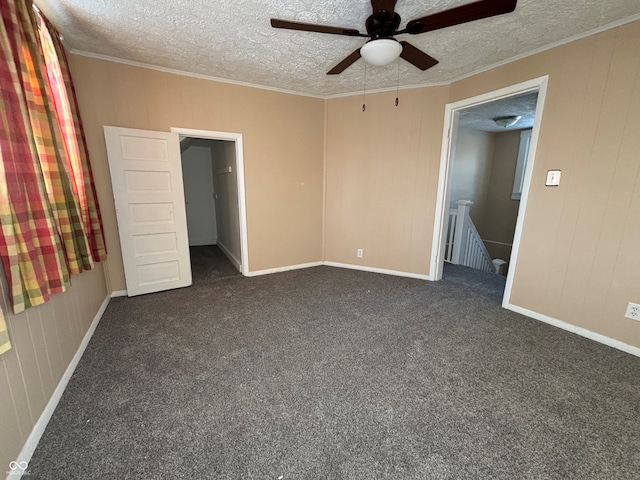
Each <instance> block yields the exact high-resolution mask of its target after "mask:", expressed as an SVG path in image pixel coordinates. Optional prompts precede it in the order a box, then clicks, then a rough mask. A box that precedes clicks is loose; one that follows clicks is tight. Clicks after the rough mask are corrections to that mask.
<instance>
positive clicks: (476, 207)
mask: <svg viewBox="0 0 640 480" xmlns="http://www.w3.org/2000/svg"><path fill="white" fill-rule="evenodd" d="M494 143H495V136H494V134H493V133H490V132H483V131H481V130H471V129H469V128H462V127H460V128H458V132H457V136H456V143H455V148H454V152H453V161H452V162H451V171H450V172H449V203H450V206H451V208H456V202H457V201H458V200H471V201H473V205H471V208H470V209H469V215H470V216H471V219H472V220H473V223H474V224H475V225H476V228H477V229H478V231H480V232H482V226H483V222H484V215H485V210H486V208H487V205H486V203H487V195H488V190H489V178H490V176H491V165H492V161H493V151H494Z"/></svg>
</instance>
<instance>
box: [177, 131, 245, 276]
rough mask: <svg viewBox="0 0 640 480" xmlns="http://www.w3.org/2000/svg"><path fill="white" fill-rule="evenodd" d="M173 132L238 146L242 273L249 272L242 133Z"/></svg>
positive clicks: (237, 167) (237, 172)
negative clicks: (228, 142)
mask: <svg viewBox="0 0 640 480" xmlns="http://www.w3.org/2000/svg"><path fill="white" fill-rule="evenodd" d="M171 131H172V132H174V133H177V134H178V135H183V136H186V137H196V138H204V139H207V140H225V141H232V142H234V143H235V145H236V174H237V182H238V214H239V215H240V222H239V223H240V262H239V263H240V268H239V270H240V273H242V274H243V275H247V274H248V272H249V240H248V237H247V198H246V193H245V186H244V185H245V184H244V146H243V140H242V134H241V133H232V132H217V131H213V130H197V129H192V128H180V127H171Z"/></svg>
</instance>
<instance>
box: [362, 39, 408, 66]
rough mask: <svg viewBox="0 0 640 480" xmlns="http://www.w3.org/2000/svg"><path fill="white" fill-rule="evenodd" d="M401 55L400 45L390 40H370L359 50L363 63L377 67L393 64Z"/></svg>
mask: <svg viewBox="0 0 640 480" xmlns="http://www.w3.org/2000/svg"><path fill="white" fill-rule="evenodd" d="M401 53H402V45H400V43H398V42H397V41H396V40H393V39H390V38H380V39H377V40H370V41H368V42H367V43H365V44H364V45H363V47H362V48H361V49H360V55H362V58H364V61H365V62H367V63H368V64H370V65H375V66H377V67H380V66H382V65H387V64H389V63H391V62H393V61H394V60H395V59H396V58H398V57H399V56H400V54H401Z"/></svg>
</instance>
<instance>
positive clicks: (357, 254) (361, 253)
mask: <svg viewBox="0 0 640 480" xmlns="http://www.w3.org/2000/svg"><path fill="white" fill-rule="evenodd" d="M356 257H358V258H362V257H364V250H362V249H361V248H359V249H358V250H357V251H356Z"/></svg>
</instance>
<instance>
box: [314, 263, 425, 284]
mask: <svg viewBox="0 0 640 480" xmlns="http://www.w3.org/2000/svg"><path fill="white" fill-rule="evenodd" d="M322 264H323V265H326V266H327V267H338V268H348V269H350V270H360V271H362V272H372V273H381V274H383V275H393V276H395V277H406V278H417V279H418V280H433V278H431V277H430V276H429V275H424V274H422V273H411V272H401V271H398V270H387V269H386V268H376V267H366V266H363V265H354V264H351V263H339V262H322Z"/></svg>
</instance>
